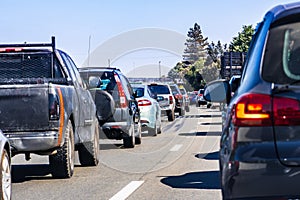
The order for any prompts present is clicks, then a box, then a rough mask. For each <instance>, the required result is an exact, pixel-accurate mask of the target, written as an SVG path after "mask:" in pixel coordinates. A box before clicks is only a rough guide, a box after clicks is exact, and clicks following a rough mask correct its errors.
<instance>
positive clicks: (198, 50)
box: [183, 23, 208, 63]
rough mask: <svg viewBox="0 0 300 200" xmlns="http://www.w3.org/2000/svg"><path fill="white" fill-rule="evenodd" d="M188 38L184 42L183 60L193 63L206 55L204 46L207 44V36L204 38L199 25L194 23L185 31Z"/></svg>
mask: <svg viewBox="0 0 300 200" xmlns="http://www.w3.org/2000/svg"><path fill="white" fill-rule="evenodd" d="M187 36H188V38H187V39H186V42H185V43H184V44H185V45H186V49H184V54H183V60H184V61H189V62H190V63H195V62H196V61H197V60H199V58H201V57H205V56H206V46H207V45H208V42H207V40H208V38H207V37H206V38H204V36H203V35H202V31H201V28H200V26H199V25H198V24H197V23H195V24H194V27H193V28H190V29H189V31H188V33H187Z"/></svg>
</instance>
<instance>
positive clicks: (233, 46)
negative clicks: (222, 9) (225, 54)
mask: <svg viewBox="0 0 300 200" xmlns="http://www.w3.org/2000/svg"><path fill="white" fill-rule="evenodd" d="M254 31H255V30H254V28H253V26H252V25H248V26H247V25H243V30H242V32H239V33H238V36H236V37H233V39H232V42H231V43H230V47H229V48H230V50H231V51H236V52H247V51H248V49H249V46H250V42H251V40H252V36H253V34H254Z"/></svg>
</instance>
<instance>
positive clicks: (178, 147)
mask: <svg viewBox="0 0 300 200" xmlns="http://www.w3.org/2000/svg"><path fill="white" fill-rule="evenodd" d="M181 147H182V144H176V145H175V146H174V147H173V148H172V149H170V151H178V150H179V149H180V148H181Z"/></svg>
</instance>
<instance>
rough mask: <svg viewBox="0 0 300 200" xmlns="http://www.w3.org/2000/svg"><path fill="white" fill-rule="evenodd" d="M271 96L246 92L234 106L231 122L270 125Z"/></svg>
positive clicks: (241, 124)
mask: <svg viewBox="0 0 300 200" xmlns="http://www.w3.org/2000/svg"><path fill="white" fill-rule="evenodd" d="M271 110H272V109H271V96H269V95H263V94H246V95H244V96H242V97H241V98H240V99H239V100H238V102H237V103H236V106H235V112H234V116H233V123H234V124H235V125H236V126H271V125H272V120H271Z"/></svg>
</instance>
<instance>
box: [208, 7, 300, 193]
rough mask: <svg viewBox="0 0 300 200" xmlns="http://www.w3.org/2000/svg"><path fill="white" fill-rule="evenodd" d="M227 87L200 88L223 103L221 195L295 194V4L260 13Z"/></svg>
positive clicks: (298, 92)
mask: <svg viewBox="0 0 300 200" xmlns="http://www.w3.org/2000/svg"><path fill="white" fill-rule="evenodd" d="M231 88H232V87H230V84H229V82H228V81H226V80H219V81H215V82H211V83H209V84H208V85H207V87H206V89H205V92H204V96H205V98H206V100H208V101H213V102H224V103H227V104H228V108H227V114H226V121H225V123H224V129H223V132H222V136H221V141H220V159H219V161H220V162H219V164H220V175H221V179H220V180H221V188H222V195H223V198H224V199H236V198H238V199H240V198H249V199H260V198H267V199H299V198H300V189H299V183H300V101H299V100H300V3H292V4H287V5H280V6H277V7H275V8H273V9H272V10H270V11H269V12H267V13H266V15H265V17H264V19H263V21H262V22H261V23H260V24H259V25H258V26H257V29H256V32H255V34H254V36H253V38H252V42H251V45H250V49H249V51H248V55H247V60H246V62H245V65H244V69H243V74H242V77H241V80H240V84H239V87H238V88H237V90H236V91H231ZM232 92H234V95H233V96H232V95H231V94H232Z"/></svg>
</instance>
